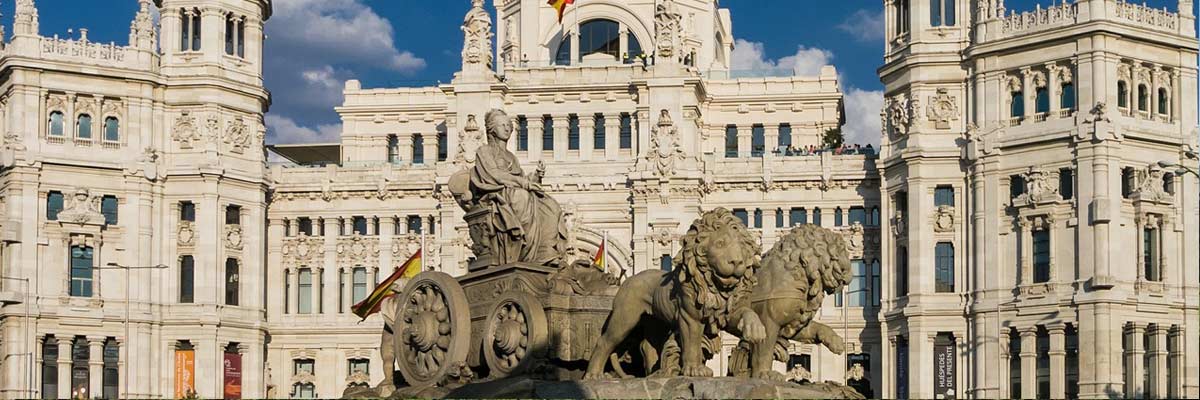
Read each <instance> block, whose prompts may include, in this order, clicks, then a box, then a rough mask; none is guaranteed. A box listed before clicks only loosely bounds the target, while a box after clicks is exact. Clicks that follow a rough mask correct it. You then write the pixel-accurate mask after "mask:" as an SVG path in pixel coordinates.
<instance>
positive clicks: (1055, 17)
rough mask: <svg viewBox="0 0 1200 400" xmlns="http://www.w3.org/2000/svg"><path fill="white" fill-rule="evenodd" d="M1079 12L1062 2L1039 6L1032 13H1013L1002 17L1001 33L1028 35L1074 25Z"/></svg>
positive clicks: (1071, 4) (1072, 5)
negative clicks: (1046, 6)
mask: <svg viewBox="0 0 1200 400" xmlns="http://www.w3.org/2000/svg"><path fill="white" fill-rule="evenodd" d="M1078 15H1079V10H1078V9H1077V8H1076V7H1075V4H1074V3H1070V4H1068V3H1067V2H1065V1H1064V2H1063V3H1062V4H1060V5H1055V6H1050V7H1048V8H1042V6H1041V5H1040V4H1039V5H1038V6H1037V8H1035V9H1034V10H1032V11H1025V12H1020V13H1018V12H1016V11H1013V12H1012V14H1009V15H1008V16H1006V17H1002V19H1003V20H1004V25H1003V26H1002V28H1001V31H1002V32H1003V33H1004V34H1005V35H1006V36H1007V35H1009V34H1015V33H1028V32H1034V31H1040V30H1043V29H1049V28H1053V27H1058V26H1064V25H1070V24H1073V23H1075V19H1076V17H1077V16H1078Z"/></svg>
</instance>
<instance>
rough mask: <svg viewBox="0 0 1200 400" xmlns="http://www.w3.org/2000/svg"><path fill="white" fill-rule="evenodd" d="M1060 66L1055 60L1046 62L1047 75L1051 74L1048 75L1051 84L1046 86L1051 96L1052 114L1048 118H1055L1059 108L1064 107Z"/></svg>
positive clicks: (1048, 82) (1047, 78)
mask: <svg viewBox="0 0 1200 400" xmlns="http://www.w3.org/2000/svg"><path fill="white" fill-rule="evenodd" d="M1059 68H1062V67H1059V66H1058V65H1057V64H1055V63H1053V62H1049V63H1046V75H1049V76H1047V77H1046V80H1047V84H1048V85H1049V87H1047V88H1046V93H1047V94H1048V95H1049V96H1050V115H1049V116H1047V118H1055V117H1054V116H1056V115H1058V110H1059V109H1060V108H1062V101H1061V100H1062V96H1061V95H1060V92H1061V91H1062V85H1061V82H1059V79H1058V70H1059Z"/></svg>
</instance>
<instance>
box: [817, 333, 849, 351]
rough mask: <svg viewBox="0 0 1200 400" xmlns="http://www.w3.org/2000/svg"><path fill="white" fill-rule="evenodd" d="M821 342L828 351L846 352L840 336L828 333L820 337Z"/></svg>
mask: <svg viewBox="0 0 1200 400" xmlns="http://www.w3.org/2000/svg"><path fill="white" fill-rule="evenodd" d="M822 343H824V344H825V347H826V348H828V349H829V351H832V352H833V354H842V353H845V352H846V344H845V343H844V342H843V341H842V338H841V337H839V336H837V335H829V336H827V337H824V338H822Z"/></svg>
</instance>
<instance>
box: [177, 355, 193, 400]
mask: <svg viewBox="0 0 1200 400" xmlns="http://www.w3.org/2000/svg"><path fill="white" fill-rule="evenodd" d="M195 388H196V351H195V350H190V349H189V350H175V398H177V399H182V398H185V397H191V395H192V394H193V393H195V392H196V389H195Z"/></svg>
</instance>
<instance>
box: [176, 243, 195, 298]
mask: <svg viewBox="0 0 1200 400" xmlns="http://www.w3.org/2000/svg"><path fill="white" fill-rule="evenodd" d="M195 282H196V259H195V258H193V257H192V256H190V255H188V256H182V257H179V302H180V303H185V304H187V303H191V302H193V301H194V300H195V298H194V296H195Z"/></svg>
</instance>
